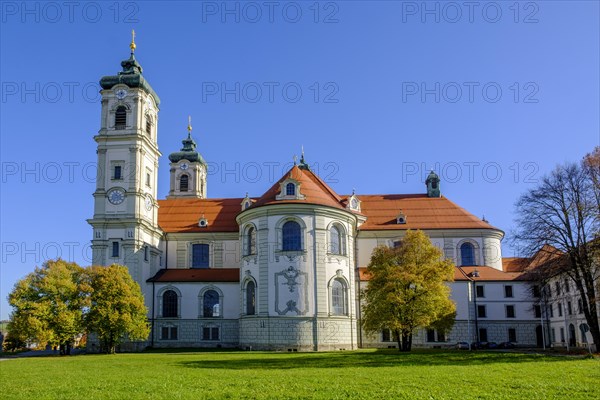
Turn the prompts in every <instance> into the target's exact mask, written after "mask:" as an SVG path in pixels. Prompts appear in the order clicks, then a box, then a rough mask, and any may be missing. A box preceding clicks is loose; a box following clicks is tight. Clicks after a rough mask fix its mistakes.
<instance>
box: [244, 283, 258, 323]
mask: <svg viewBox="0 0 600 400" xmlns="http://www.w3.org/2000/svg"><path fill="white" fill-rule="evenodd" d="M254 314H256V284H255V283H254V281H248V283H247V284H246V315H254Z"/></svg>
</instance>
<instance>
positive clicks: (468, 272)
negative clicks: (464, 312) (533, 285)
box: [454, 265, 524, 282]
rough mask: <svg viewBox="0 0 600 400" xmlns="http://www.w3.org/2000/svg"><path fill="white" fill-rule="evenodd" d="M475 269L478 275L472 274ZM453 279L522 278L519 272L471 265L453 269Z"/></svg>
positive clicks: (489, 279) (506, 279)
mask: <svg viewBox="0 0 600 400" xmlns="http://www.w3.org/2000/svg"><path fill="white" fill-rule="evenodd" d="M475 270H477V274H478V275H479V276H474V272H475ZM454 280H456V281H468V280H473V281H475V282H479V281H519V280H524V279H523V273H521V272H504V271H500V270H497V269H496V268H492V267H488V266H484V265H478V266H473V267H456V269H455V271H454Z"/></svg>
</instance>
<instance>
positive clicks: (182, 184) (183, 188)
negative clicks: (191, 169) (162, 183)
mask: <svg viewBox="0 0 600 400" xmlns="http://www.w3.org/2000/svg"><path fill="white" fill-rule="evenodd" d="M189 182H190V177H189V176H187V175H185V174H184V175H181V176H180V177H179V191H180V192H187V191H188V187H189Z"/></svg>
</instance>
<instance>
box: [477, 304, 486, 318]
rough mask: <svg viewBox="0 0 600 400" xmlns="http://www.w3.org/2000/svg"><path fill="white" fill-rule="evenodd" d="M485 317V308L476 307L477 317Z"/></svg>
mask: <svg viewBox="0 0 600 400" xmlns="http://www.w3.org/2000/svg"><path fill="white" fill-rule="evenodd" d="M486 316H487V315H486V312H485V306H477V317H479V318H485V317H486Z"/></svg>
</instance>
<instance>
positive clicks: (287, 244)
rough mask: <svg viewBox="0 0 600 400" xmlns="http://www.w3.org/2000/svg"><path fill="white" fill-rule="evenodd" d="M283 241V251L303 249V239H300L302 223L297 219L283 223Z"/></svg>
mask: <svg viewBox="0 0 600 400" xmlns="http://www.w3.org/2000/svg"><path fill="white" fill-rule="evenodd" d="M282 231H283V242H282V248H281V249H282V250H283V251H299V250H302V241H301V240H300V235H301V234H302V229H301V228H300V225H299V224H298V223H297V222H295V221H288V222H286V223H285V224H283V227H282Z"/></svg>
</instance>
